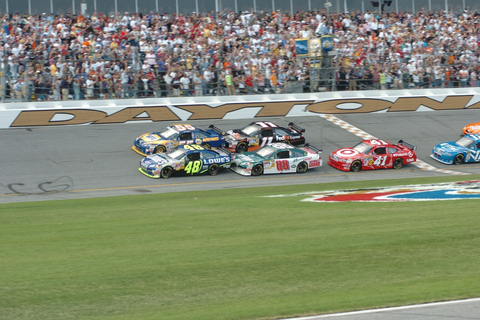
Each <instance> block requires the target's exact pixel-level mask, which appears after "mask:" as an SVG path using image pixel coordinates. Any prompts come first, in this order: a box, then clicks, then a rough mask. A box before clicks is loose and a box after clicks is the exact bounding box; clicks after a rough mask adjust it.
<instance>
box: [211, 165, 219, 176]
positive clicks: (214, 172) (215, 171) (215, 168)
mask: <svg viewBox="0 0 480 320" xmlns="http://www.w3.org/2000/svg"><path fill="white" fill-rule="evenodd" d="M218 171H220V167H219V166H218V164H216V163H214V164H212V165H210V167H208V174H209V175H211V176H216V175H217V174H218Z"/></svg>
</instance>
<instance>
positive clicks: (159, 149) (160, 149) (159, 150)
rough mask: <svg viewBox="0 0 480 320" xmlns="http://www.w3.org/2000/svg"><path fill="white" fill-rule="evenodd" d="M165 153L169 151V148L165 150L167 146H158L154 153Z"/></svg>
mask: <svg viewBox="0 0 480 320" xmlns="http://www.w3.org/2000/svg"><path fill="white" fill-rule="evenodd" d="M165 151H167V148H165V146H156V147H155V150H154V151H153V153H164V152H165Z"/></svg>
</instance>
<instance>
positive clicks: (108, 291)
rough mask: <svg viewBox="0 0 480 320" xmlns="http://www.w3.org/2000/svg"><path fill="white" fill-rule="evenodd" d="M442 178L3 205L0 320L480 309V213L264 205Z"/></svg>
mask: <svg viewBox="0 0 480 320" xmlns="http://www.w3.org/2000/svg"><path fill="white" fill-rule="evenodd" d="M473 178H475V177H466V178H459V177H449V178H448V177H444V178H436V179H435V178H432V179H427V180H426V179H409V180H396V181H394V182H392V181H371V182H354V183H352V182H351V183H348V184H346V183H335V184H317V185H302V186H292V187H277V188H255V189H253V188H252V189H235V190H221V191H205V192H185V193H171V194H154V195H139V196H131V197H110V198H98V199H82V200H71V201H45V202H26V203H16V204H3V205H0V226H1V227H0V228H1V231H0V243H1V246H0V318H1V319H63V320H65V319H179V320H180V319H181V320H189V319H209V320H210V319H274V318H279V317H288V316H299V315H311V314H320V313H327V312H333V311H347V310H356V309H365V308H372V307H381V306H395V305H404V304H411V303H420V302H428V301H439V300H449V299H458V298H468V297H477V296H480V292H479V288H478V283H480V273H479V272H478V268H479V265H480V232H479V231H478V230H480V215H479V207H480V200H467V201H436V202H403V203H311V202H300V200H301V199H303V198H305V197H302V196H298V197H286V198H261V197H259V196H262V195H274V194H286V193H298V192H308V191H321V190H334V189H342V188H343V189H345V188H356V187H362V188H363V187H368V186H380V185H394V184H411V183H426V182H440V181H448V180H450V181H453V180H460V179H465V180H467V179H473Z"/></svg>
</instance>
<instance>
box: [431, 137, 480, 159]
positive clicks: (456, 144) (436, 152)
mask: <svg viewBox="0 0 480 320" xmlns="http://www.w3.org/2000/svg"><path fill="white" fill-rule="evenodd" d="M430 157H432V158H433V159H435V160H437V161H439V162H441V163H444V164H457V165H458V164H462V163H470V162H480V135H479V134H468V135H465V136H463V137H461V138H460V139H458V140H457V141H450V142H442V143H440V144H437V145H436V146H435V147H433V150H432V154H431V155H430Z"/></svg>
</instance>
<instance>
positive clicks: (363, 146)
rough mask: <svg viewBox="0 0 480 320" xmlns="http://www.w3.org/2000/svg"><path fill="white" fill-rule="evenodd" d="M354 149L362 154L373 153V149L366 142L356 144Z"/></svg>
mask: <svg viewBox="0 0 480 320" xmlns="http://www.w3.org/2000/svg"><path fill="white" fill-rule="evenodd" d="M353 149H355V150H357V151H358V152H360V153H363V154H367V153H369V152H370V151H372V149H373V147H372V146H371V145H369V144H367V143H365V142H360V143H358V144H356V145H355V146H354V147H353Z"/></svg>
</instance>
